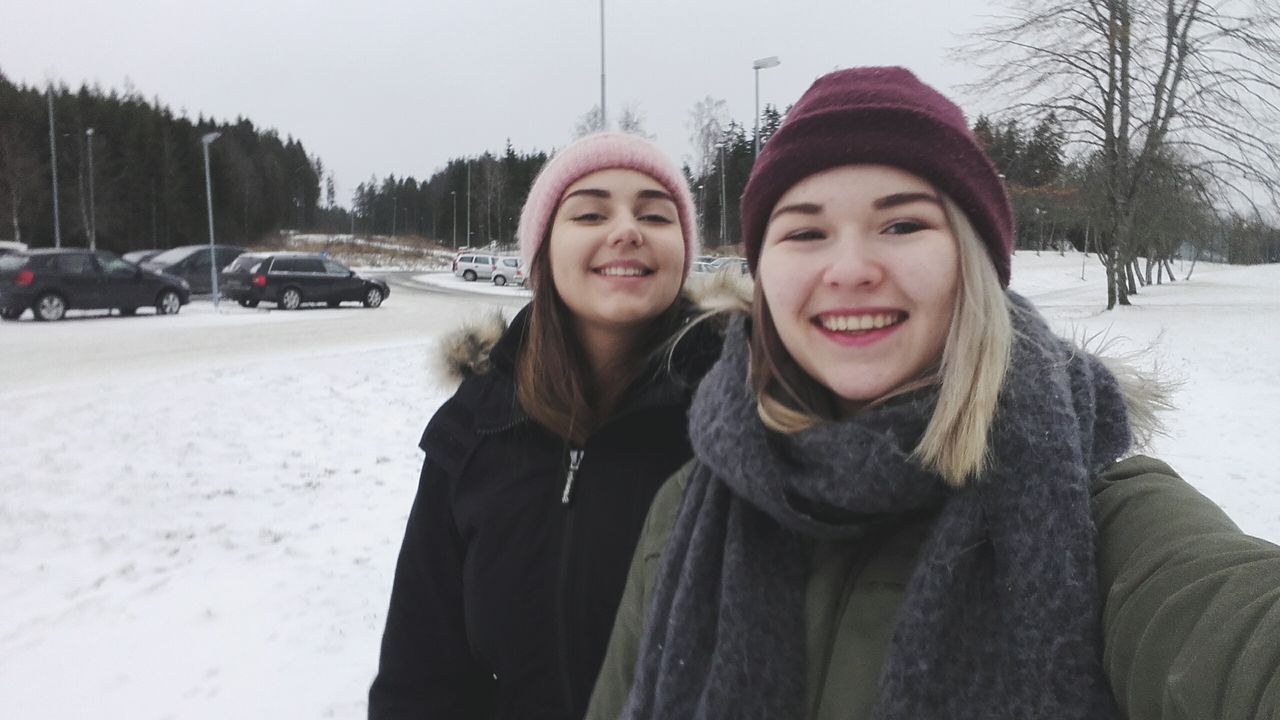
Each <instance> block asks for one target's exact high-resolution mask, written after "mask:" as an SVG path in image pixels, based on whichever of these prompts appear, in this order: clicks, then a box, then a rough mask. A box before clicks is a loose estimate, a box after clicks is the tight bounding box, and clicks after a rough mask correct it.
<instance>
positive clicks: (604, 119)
mask: <svg viewBox="0 0 1280 720" xmlns="http://www.w3.org/2000/svg"><path fill="white" fill-rule="evenodd" d="M600 129H601V130H608V129H609V112H608V111H607V110H606V109H605V104H604V0H600Z"/></svg>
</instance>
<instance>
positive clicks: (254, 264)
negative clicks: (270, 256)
mask: <svg viewBox="0 0 1280 720" xmlns="http://www.w3.org/2000/svg"><path fill="white" fill-rule="evenodd" d="M264 260H266V258H264V257H262V256H260V255H258V256H254V255H241V256H240V257H238V258H236V259H235V260H232V261H231V264H230V265H228V266H227V272H251V273H253V272H258V267H259V266H260V265H261V264H262V261H264Z"/></svg>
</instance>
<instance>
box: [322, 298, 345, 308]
mask: <svg viewBox="0 0 1280 720" xmlns="http://www.w3.org/2000/svg"><path fill="white" fill-rule="evenodd" d="M325 304H326V305H328V306H329V307H331V308H336V307H338V306H339V305H341V304H342V303H341V302H340V301H338V300H330V301H328V302H326V303H325Z"/></svg>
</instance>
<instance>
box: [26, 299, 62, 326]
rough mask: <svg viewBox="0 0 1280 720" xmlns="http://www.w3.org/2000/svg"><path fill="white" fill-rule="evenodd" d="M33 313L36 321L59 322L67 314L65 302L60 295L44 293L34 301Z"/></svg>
mask: <svg viewBox="0 0 1280 720" xmlns="http://www.w3.org/2000/svg"><path fill="white" fill-rule="evenodd" d="M32 310H34V311H35V314H36V319H37V320H44V321H49V320H61V319H62V317H63V316H64V315H66V314H67V301H66V300H63V299H62V296H61V295H57V294H54V293H45V294H44V295H41V296H40V297H39V298H37V299H36V304H35V307H33V308H32Z"/></svg>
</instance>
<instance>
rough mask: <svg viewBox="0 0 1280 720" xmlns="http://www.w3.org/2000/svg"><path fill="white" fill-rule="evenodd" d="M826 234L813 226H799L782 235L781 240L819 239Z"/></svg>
mask: <svg viewBox="0 0 1280 720" xmlns="http://www.w3.org/2000/svg"><path fill="white" fill-rule="evenodd" d="M826 236H827V234H826V233H824V232H822V231H821V230H817V229H814V228H801V229H800V230H793V231H791V232H789V233H787V234H786V235H783V236H782V240H784V241H785V240H821V239H823V238H825V237H826Z"/></svg>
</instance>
